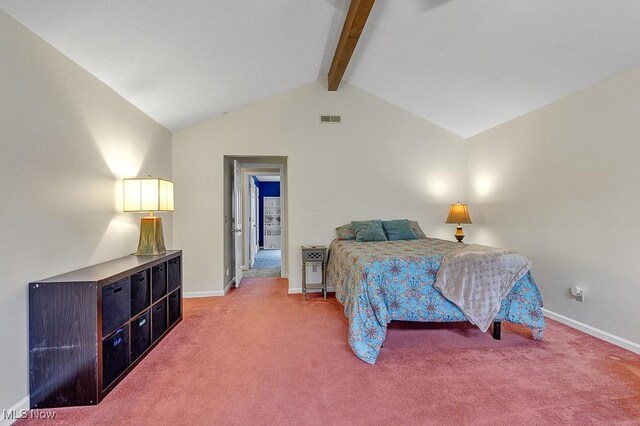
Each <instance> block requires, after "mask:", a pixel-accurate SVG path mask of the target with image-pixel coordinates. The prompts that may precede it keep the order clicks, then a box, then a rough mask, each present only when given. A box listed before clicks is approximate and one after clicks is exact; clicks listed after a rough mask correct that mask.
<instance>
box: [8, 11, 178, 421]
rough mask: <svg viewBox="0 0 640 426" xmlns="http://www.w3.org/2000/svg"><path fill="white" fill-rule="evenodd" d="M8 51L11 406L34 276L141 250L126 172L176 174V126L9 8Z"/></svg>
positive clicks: (22, 383) (23, 369)
mask: <svg viewBox="0 0 640 426" xmlns="http://www.w3.org/2000/svg"><path fill="white" fill-rule="evenodd" d="M0 58H2V66H0V93H1V95H0V97H1V101H0V131H1V132H2V133H1V134H2V141H1V142H0V181H1V182H2V184H3V191H2V200H3V203H2V210H1V213H0V214H1V220H0V241H2V244H0V276H1V277H2V290H1V291H0V342H2V343H1V344H0V411H1V410H4V409H8V408H10V407H12V406H13V405H14V404H16V403H17V402H18V401H19V400H21V399H22V398H24V397H25V396H26V395H27V393H28V343H27V284H28V283H29V282H30V281H33V280H37V279H42V278H46V277H48V276H51V275H54V274H59V273H63V272H66V271H70V270H73V269H77V268H80V267H84V266H89V265H91V264H95V263H98V262H101V261H106V260H110V259H112V258H116V257H120V256H123V255H126V254H128V253H131V252H132V251H135V249H136V247H137V238H138V223H139V220H140V219H139V216H138V215H125V214H122V213H120V211H121V210H119V207H120V208H121V202H119V201H120V198H119V197H118V195H121V193H120V191H119V188H121V185H122V184H121V181H120V180H119V177H121V176H125V175H128V176H132V175H138V174H141V175H146V174H152V175H157V176H162V177H171V134H170V133H169V132H168V131H167V130H166V129H164V128H163V127H162V126H160V125H158V124H157V123H156V122H154V121H153V120H151V119H150V118H148V117H147V116H146V115H145V114H143V113H142V112H141V111H139V110H138V109H136V108H135V107H133V106H132V105H131V104H129V103H128V102H126V101H125V100H124V99H123V98H121V97H120V96H118V95H117V94H116V93H115V92H113V91H112V90H111V89H109V88H108V87H107V86H105V85H104V84H102V83H101V82H100V81H98V80H97V79H96V78H94V77H93V76H91V75H90V74H88V73H87V72H86V71H84V70H83V69H81V68H80V67H79V66H78V65H76V64H75V63H73V62H72V61H70V60H69V59H67V58H66V57H64V56H63V55H62V54H60V53H59V52H58V51H57V50H55V49H54V48H52V47H51V46H49V45H48V44H46V43H44V42H43V41H42V40H41V39H39V38H38V37H36V36H35V35H34V34H33V33H31V32H30V31H28V30H26V29H25V28H24V27H22V26H21V25H20V24H18V23H17V22H16V21H14V20H13V19H12V18H10V17H9V16H8V15H6V14H5V13H4V12H2V11H0ZM118 204H120V206H118ZM165 220H166V221H165V236H166V238H167V244H168V247H171V246H172V244H171V235H172V229H171V218H170V217H166V218H165ZM0 424H2V420H0Z"/></svg>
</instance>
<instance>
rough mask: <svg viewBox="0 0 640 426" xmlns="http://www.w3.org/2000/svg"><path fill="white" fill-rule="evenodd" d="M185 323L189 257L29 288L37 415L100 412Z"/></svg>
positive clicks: (129, 260)
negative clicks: (84, 408) (56, 410)
mask: <svg viewBox="0 0 640 426" xmlns="http://www.w3.org/2000/svg"><path fill="white" fill-rule="evenodd" d="M181 320H182V251H180V250H175V251H167V253H166V254H165V255H161V256H133V255H131V256H126V257H122V258H120V259H116V260H112V261H110V262H105V263H100V264H98V265H95V266H91V267H88V268H84V269H80V270H77V271H74V272H69V273H67V274H63V275H59V276H56V277H53V278H48V279H46V280H41V281H36V282H32V283H30V284H29V388H30V397H31V408H53V407H68V406H76V405H96V404H98V403H100V401H102V399H103V398H104V397H105V396H106V395H107V394H108V393H109V392H111V390H112V389H113V388H114V387H115V386H116V385H117V384H118V383H119V382H120V380H122V378H123V377H124V376H126V375H127V374H128V373H129V371H131V370H132V369H133V368H134V367H135V366H136V365H137V364H138V363H139V362H140V360H142V359H143V358H144V357H145V356H146V355H147V354H148V353H149V351H150V350H152V349H153V348H154V346H155V345H156V344H158V342H160V340H162V338H164V336H166V335H167V333H168V332H169V331H170V330H171V329H173V327H175V326H176V325H177V324H178V323H179V322H180V321H181Z"/></svg>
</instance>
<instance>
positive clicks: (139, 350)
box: [131, 310, 151, 362]
mask: <svg viewBox="0 0 640 426" xmlns="http://www.w3.org/2000/svg"><path fill="white" fill-rule="evenodd" d="M149 346H151V311H150V310H148V311H146V312H144V313H142V314H140V316H139V317H137V318H136V319H134V320H132V321H131V362H133V361H135V360H137V359H138V358H139V357H140V355H142V354H143V353H144V351H146V350H147V349H149Z"/></svg>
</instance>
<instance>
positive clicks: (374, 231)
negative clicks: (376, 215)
mask: <svg viewBox="0 0 640 426" xmlns="http://www.w3.org/2000/svg"><path fill="white" fill-rule="evenodd" d="M351 224H352V225H353V228H354V229H355V230H356V241H358V242H361V243H363V242H366V241H387V235H386V234H385V233H384V229H383V228H382V221H381V220H363V221H354V222H351Z"/></svg>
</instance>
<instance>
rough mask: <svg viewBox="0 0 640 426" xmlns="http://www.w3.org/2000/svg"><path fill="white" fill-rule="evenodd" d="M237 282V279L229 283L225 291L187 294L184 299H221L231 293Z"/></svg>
mask: <svg viewBox="0 0 640 426" xmlns="http://www.w3.org/2000/svg"><path fill="white" fill-rule="evenodd" d="M235 282H236V280H235V278H234V279H232V280H231V281H229V283H228V284H227V285H226V286H224V289H223V290H214V291H191V292H185V293H184V295H183V297H184V298H185V299H195V298H197V297H220V296H224V295H226V294H227V293H229V290H230V289H231V286H232V285H233V283H235Z"/></svg>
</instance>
